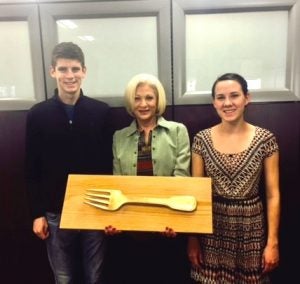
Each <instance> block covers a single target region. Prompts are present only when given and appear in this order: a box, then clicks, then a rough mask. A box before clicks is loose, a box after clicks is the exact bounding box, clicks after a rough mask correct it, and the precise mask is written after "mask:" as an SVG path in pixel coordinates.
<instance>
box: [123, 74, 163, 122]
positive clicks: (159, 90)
mask: <svg viewBox="0 0 300 284" xmlns="http://www.w3.org/2000/svg"><path fill="white" fill-rule="evenodd" d="M140 85H148V86H150V87H151V88H152V89H153V90H154V93H155V95H156V97H157V115H158V116H160V115H162V114H163V113H164V112H165V109H166V104H167V102H166V93H165V89H164V87H163V85H162V83H161V82H160V81H159V80H158V78H157V77H155V76H154V75H151V74H145V73H142V74H137V75H135V76H133V77H132V78H131V79H130V81H129V82H128V84H127V87H126V89H125V106H126V110H127V112H128V113H129V114H130V115H131V116H134V114H133V107H134V99H135V95H136V89H137V88H138V87H139V86H140Z"/></svg>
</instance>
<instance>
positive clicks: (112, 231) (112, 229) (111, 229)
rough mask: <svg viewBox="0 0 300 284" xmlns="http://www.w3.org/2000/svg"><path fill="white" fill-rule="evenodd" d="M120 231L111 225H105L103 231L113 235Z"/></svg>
mask: <svg viewBox="0 0 300 284" xmlns="http://www.w3.org/2000/svg"><path fill="white" fill-rule="evenodd" d="M121 232H122V231H120V230H117V229H116V228H115V227H113V226H111V225H109V226H106V227H105V229H104V233H105V234H106V235H108V236H114V235H117V234H120V233H121Z"/></svg>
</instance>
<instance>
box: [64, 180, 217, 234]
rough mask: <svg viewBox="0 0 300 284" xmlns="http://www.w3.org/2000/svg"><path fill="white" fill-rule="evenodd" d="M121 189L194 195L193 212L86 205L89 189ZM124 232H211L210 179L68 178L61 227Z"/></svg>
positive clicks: (138, 193) (135, 192) (154, 194)
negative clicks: (194, 208) (104, 207)
mask: <svg viewBox="0 0 300 284" xmlns="http://www.w3.org/2000/svg"><path fill="white" fill-rule="evenodd" d="M90 188H99V189H119V190H121V191H122V192H123V193H124V194H126V195H127V196H135V197H138V196H144V197H145V196H146V197H170V196H173V195H192V196H194V197H195V198H196V199H197V208H196V210H195V211H193V212H184V211H178V210H173V209H170V208H168V207H163V206H152V205H141V204H126V205H124V206H122V207H121V208H120V209H118V210H116V211H106V210H102V209H99V208H96V207H93V206H91V205H88V204H86V203H84V195H85V192H86V190H87V189H90ZM108 225H112V226H113V227H115V228H117V229H119V230H122V231H153V232H154V231H158V232H162V231H164V230H165V227H166V226H167V227H171V228H172V229H173V230H174V231H175V232H185V233H212V197H211V179H210V178H204V177H154V176H149V177H146V176H116V175H69V177H68V183H67V189H66V194H65V200H64V205H63V211H62V217H61V223H60V228H64V229H99V230H103V229H104V228H105V227H106V226H108Z"/></svg>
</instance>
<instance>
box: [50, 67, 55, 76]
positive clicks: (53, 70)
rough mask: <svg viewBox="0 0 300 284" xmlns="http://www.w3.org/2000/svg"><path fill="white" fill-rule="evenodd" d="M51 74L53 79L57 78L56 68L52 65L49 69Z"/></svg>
mask: <svg viewBox="0 0 300 284" xmlns="http://www.w3.org/2000/svg"><path fill="white" fill-rule="evenodd" d="M49 74H50V76H51V77H52V78H55V68H54V67H53V66H52V65H51V66H50V68H49Z"/></svg>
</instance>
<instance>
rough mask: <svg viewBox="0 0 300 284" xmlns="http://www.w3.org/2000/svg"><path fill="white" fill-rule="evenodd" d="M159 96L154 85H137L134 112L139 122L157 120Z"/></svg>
mask: <svg viewBox="0 0 300 284" xmlns="http://www.w3.org/2000/svg"><path fill="white" fill-rule="evenodd" d="M156 110H157V96H156V94H155V92H154V90H153V88H152V87H150V86H149V85H148V84H142V85H140V86H138V87H137V89H136V92H135V98H134V107H133V114H134V115H135V118H136V119H137V121H138V122H150V121H151V120H156Z"/></svg>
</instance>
